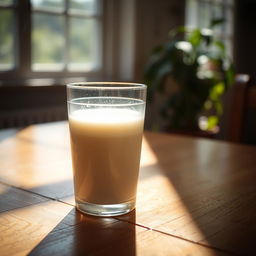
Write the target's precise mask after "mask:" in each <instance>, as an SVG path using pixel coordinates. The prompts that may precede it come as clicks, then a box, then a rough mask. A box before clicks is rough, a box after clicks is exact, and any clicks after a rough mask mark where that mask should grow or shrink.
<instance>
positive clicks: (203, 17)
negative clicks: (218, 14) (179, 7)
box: [199, 2, 212, 28]
mask: <svg viewBox="0 0 256 256" xmlns="http://www.w3.org/2000/svg"><path fill="white" fill-rule="evenodd" d="M210 8H211V6H210V4H209V3H207V2H200V3H199V27H200V28H209V25H210V21H211V18H212V17H211V12H210Z"/></svg>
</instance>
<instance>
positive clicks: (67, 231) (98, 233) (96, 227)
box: [29, 208, 136, 256]
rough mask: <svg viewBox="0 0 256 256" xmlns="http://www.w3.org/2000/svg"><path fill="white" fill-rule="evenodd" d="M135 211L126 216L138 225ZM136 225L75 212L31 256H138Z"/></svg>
mask: <svg viewBox="0 0 256 256" xmlns="http://www.w3.org/2000/svg"><path fill="white" fill-rule="evenodd" d="M135 216H136V214H135V210H134V211H132V212H131V213H129V214H127V218H128V221H129V222H132V223H135ZM135 241H136V234H135V225H132V224H130V223H128V222H124V221H119V220H117V219H115V218H99V217H93V216H88V215H84V214H81V213H80V212H79V211H77V210H75V208H74V209H72V210H71V211H70V212H69V214H68V215H67V216H66V217H65V218H64V219H63V220H62V221H61V222H60V223H59V224H58V225H57V226H56V227H55V228H54V229H53V230H52V231H51V232H50V233H49V234H48V235H47V236H46V237H45V238H44V239H43V240H42V241H41V242H40V243H39V244H38V245H37V246H36V247H35V248H34V249H33V250H32V251H31V252H30V253H29V255H98V254H100V255H131V256H133V255H136V245H135Z"/></svg>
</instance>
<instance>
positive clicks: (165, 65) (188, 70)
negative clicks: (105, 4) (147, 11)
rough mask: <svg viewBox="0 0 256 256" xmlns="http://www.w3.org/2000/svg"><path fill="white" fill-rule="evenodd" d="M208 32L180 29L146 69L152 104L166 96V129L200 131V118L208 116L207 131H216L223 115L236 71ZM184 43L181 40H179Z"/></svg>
mask: <svg viewBox="0 0 256 256" xmlns="http://www.w3.org/2000/svg"><path fill="white" fill-rule="evenodd" d="M221 22H223V21H221V20H215V21H213V22H212V23H211V27H210V28H209V29H199V28H195V29H190V28H187V27H178V28H175V29H174V30H172V31H171V32H170V33H169V40H168V41H167V42H166V43H164V44H162V45H159V46H157V47H156V48H155V49H154V50H153V51H152V54H151V56H150V58H149V62H148V63H147V65H146V67H145V82H146V83H147V84H148V85H149V100H154V96H155V94H156V92H157V93H158V94H160V95H161V94H162V95H164V96H165V97H164V100H163V102H162V104H161V108H160V109H159V112H160V114H161V115H162V117H163V118H164V119H165V120H168V122H167V124H166V126H165V129H167V130H181V131H196V130H199V125H198V124H199V122H198V118H199V116H200V115H202V113H206V112H207V117H205V123H204V124H205V127H204V129H205V130H211V129H213V127H215V126H216V125H217V124H218V122H219V118H220V116H221V114H222V102H221V96H222V95H223V93H224V92H225V91H226V90H227V89H228V88H229V86H230V85H231V84H232V82H233V79H234V69H233V65H232V62H231V60H230V58H229V57H228V55H227V52H226V49H225V46H224V44H223V42H221V41H220V40H219V39H217V38H216V36H215V35H214V33H213V29H214V27H215V26H217V25H218V24H220V23H221ZM181 35H182V36H183V39H180V36H181Z"/></svg>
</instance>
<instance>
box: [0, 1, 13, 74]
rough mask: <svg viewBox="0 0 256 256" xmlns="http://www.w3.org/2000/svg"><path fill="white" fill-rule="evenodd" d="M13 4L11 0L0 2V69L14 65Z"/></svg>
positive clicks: (7, 68) (8, 68) (3, 69)
mask: <svg viewBox="0 0 256 256" xmlns="http://www.w3.org/2000/svg"><path fill="white" fill-rule="evenodd" d="M14 28H15V5H14V3H13V1H12V0H3V1H1V2H0V71H5V70H10V69H13V68H14V66H15V51H14V49H15V41H16V40H15V30H14Z"/></svg>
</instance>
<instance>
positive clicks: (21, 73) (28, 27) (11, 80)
mask: <svg viewBox="0 0 256 256" xmlns="http://www.w3.org/2000/svg"><path fill="white" fill-rule="evenodd" d="M65 1H67V0H65ZM113 1H115V0H100V1H99V4H100V6H99V8H100V9H101V14H100V17H99V19H100V20H101V31H100V33H101V39H102V40H101V45H100V47H101V54H100V63H101V65H100V67H99V68H98V69H97V70H92V71H88V72H87V71H80V70H79V71H68V70H67V67H65V69H64V70H62V71H33V70H32V48H31V46H32V45H31V39H32V15H31V14H32V7H31V3H30V0H23V1H18V0H15V1H14V4H15V7H14V9H15V10H14V19H15V20H14V23H15V30H16V31H15V37H16V38H15V42H16V43H15V46H14V47H15V53H16V55H15V58H16V63H15V64H16V65H15V66H14V69H12V70H6V71H0V86H1V85H12V84H15V85H17V84H20V85H26V84H29V83H30V82H32V85H33V81H32V80H35V79H41V80H43V79H45V81H46V84H47V85H48V84H49V79H51V80H52V84H56V83H59V84H65V83H66V82H67V81H68V80H69V79H76V78H77V79H79V81H81V80H88V81H90V80H92V81H93V80H95V79H96V78H99V77H100V78H105V77H108V73H109V72H111V71H112V68H111V67H112V66H113V63H112V61H113V58H110V56H111V54H112V53H113V47H114V45H113V41H114V40H115V38H114V36H113V31H114V29H115V26H113V25H114V20H113V18H112V17H111V15H112V12H113V10H112V8H111V7H112V6H113ZM106 2H108V4H106ZM4 8H8V7H4ZM65 12H66V10H65ZM107 28H108V29H107ZM66 30H67V29H66ZM106 30H108V31H109V30H110V31H109V34H110V36H108V37H107V33H106ZM107 66H108V67H107ZM47 79H48V81H47ZM28 81H30V82H29V83H28ZM73 81H74V80H73Z"/></svg>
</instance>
